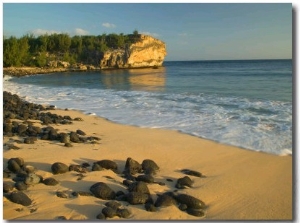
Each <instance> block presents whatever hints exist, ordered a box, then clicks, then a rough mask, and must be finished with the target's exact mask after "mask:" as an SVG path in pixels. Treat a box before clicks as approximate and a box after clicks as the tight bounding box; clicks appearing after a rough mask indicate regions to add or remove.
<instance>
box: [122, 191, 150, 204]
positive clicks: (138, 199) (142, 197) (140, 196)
mask: <svg viewBox="0 0 300 223" xmlns="http://www.w3.org/2000/svg"><path fill="white" fill-rule="evenodd" d="M149 197H150V196H149V195H148V194H144V193H140V192H130V193H128V194H127V202H128V203H129V204H133V205H136V204H145V203H146V202H147V201H148V200H149Z"/></svg>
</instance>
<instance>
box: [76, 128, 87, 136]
mask: <svg viewBox="0 0 300 223" xmlns="http://www.w3.org/2000/svg"><path fill="white" fill-rule="evenodd" d="M76 133H77V134H78V135H81V136H85V135H86V134H85V132H84V131H82V130H80V129H78V130H77V131H76Z"/></svg>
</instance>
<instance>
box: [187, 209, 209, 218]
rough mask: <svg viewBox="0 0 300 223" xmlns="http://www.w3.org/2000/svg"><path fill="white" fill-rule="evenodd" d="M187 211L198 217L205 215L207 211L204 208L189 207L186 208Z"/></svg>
mask: <svg viewBox="0 0 300 223" xmlns="http://www.w3.org/2000/svg"><path fill="white" fill-rule="evenodd" d="M186 213H188V214H189V215H193V216H196V217H204V216H205V212H204V211H203V210H202V209H193V208H188V209H186Z"/></svg>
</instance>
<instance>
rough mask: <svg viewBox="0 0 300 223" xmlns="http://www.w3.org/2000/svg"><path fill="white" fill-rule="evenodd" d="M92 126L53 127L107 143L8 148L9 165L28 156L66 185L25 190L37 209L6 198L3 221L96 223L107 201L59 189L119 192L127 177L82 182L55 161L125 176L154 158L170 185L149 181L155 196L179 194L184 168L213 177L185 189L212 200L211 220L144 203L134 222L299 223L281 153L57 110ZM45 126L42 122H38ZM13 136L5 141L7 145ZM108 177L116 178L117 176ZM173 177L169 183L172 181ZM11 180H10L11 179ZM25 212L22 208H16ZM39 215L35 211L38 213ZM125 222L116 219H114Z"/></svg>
mask: <svg viewBox="0 0 300 223" xmlns="http://www.w3.org/2000/svg"><path fill="white" fill-rule="evenodd" d="M51 112H53V113H58V114H61V115H69V116H71V117H72V118H75V117H81V118H82V119H83V120H84V121H82V122H81V121H76V122H75V121H74V122H73V124H71V125H52V126H54V128H56V129H58V130H59V132H70V131H76V130H77V129H81V130H83V131H84V132H86V133H87V135H88V136H98V137H100V138H101V140H100V141H99V144H83V143H73V147H70V148H67V147H64V146H63V144H62V143H60V142H56V141H46V140H38V141H37V142H35V144H16V145H17V146H19V147H20V148H21V149H20V150H5V149H4V150H3V158H4V159H3V168H4V169H5V168H6V167H7V160H8V159H10V158H13V157H22V158H23V159H24V160H25V162H26V163H27V164H30V165H33V166H34V167H36V168H37V169H38V170H37V172H36V173H37V174H39V175H41V176H43V177H44V178H45V177H52V176H53V177H54V178H55V179H57V180H58V181H59V182H60V184H59V185H56V186H46V185H44V184H42V183H40V184H37V185H34V186H31V187H29V189H28V190H27V191H26V192H25V193H26V194H27V195H28V196H29V197H30V198H31V199H32V200H33V204H32V205H31V206H29V207H24V206H21V205H19V204H15V203H12V202H10V201H9V200H8V199H6V198H3V199H4V200H3V217H4V219H7V220H30V219H34V220H55V219H57V217H58V216H65V217H66V218H67V219H70V220H87V219H88V220H96V216H97V215H98V214H99V213H101V210H102V208H103V207H104V203H105V202H106V201H104V200H101V199H99V198H96V197H91V196H90V197H87V196H80V197H72V196H70V197H69V198H59V197H57V196H56V195H55V193H56V191H68V193H69V194H70V193H71V192H72V191H78V190H81V191H89V188H90V186H91V185H92V184H94V183H96V182H100V181H101V182H105V183H107V184H108V185H109V186H110V187H111V188H112V189H113V190H114V191H119V190H122V191H124V192H125V191H126V188H125V186H124V185H122V184H121V182H122V181H123V178H121V177H120V175H117V174H115V173H114V172H112V171H111V170H104V171H92V172H88V173H86V174H84V175H85V177H84V178H83V179H82V180H77V178H78V176H77V174H78V173H77V172H73V171H72V172H68V173H65V174H60V175H53V174H52V173H51V165H52V164H53V163H54V162H63V163H65V164H67V165H70V164H82V163H83V162H88V163H90V164H92V163H93V162H95V161H99V160H102V159H110V160H113V161H115V162H116V163H117V164H118V167H119V170H120V171H122V170H123V169H124V166H125V161H126V159H127V158H128V157H131V158H133V159H135V160H137V161H138V162H140V163H141V162H142V161H143V160H144V159H152V160H154V161H155V162H156V163H157V164H158V165H159V167H160V171H159V172H158V174H157V175H156V180H157V181H161V182H165V183H166V185H165V186H161V185H158V184H149V186H148V187H149V189H150V191H151V194H152V195H153V198H156V194H159V193H163V192H166V191H173V190H174V189H176V188H175V187H174V185H175V183H176V180H177V179H178V178H179V177H183V176H184V174H183V173H182V172H180V170H181V169H186V168H187V169H191V170H196V171H199V172H201V173H202V174H204V175H205V176H206V178H198V177H193V176H190V178H191V179H192V180H193V181H194V184H193V187H192V188H187V189H181V190H180V192H181V193H186V194H189V195H192V196H195V197H197V198H199V199H201V200H202V201H204V202H205V203H206V204H207V205H208V208H207V209H206V216H205V217H204V218H199V217H195V216H192V215H189V214H187V213H186V212H182V211H180V210H179V209H178V208H177V207H175V206H170V207H164V208H159V209H158V211H157V212H147V211H146V210H145V208H144V205H129V206H127V205H128V203H126V202H122V204H123V205H124V206H125V207H126V208H128V209H129V210H130V211H131V213H132V215H131V217H130V218H129V220H156V219H159V220H171V219H172V220H184V219H190V220H199V219H202V220H220V219H221V220H270V219H277V220H279V219H280V220H281V219H285V220H291V219H292V212H293V204H292V200H293V199H292V197H293V194H292V157H291V156H276V155H271V154H265V153H261V152H254V151H248V150H244V149H240V148H236V147H232V146H227V145H223V144H219V143H216V142H213V141H209V140H205V139H200V138H197V137H193V136H190V135H186V134H182V133H179V132H176V131H171V130H161V129H146V128H139V127H134V126H125V125H120V124H116V123H112V122H110V121H107V120H105V119H102V118H99V117H95V116H87V115H84V114H82V113H80V112H78V111H64V110H55V111H51ZM35 122H36V124H35V125H39V121H35ZM9 139H10V138H8V137H4V139H3V143H6V142H7V141H8V140H9ZM105 176H110V177H112V178H113V179H109V178H107V177H105ZM167 178H168V179H173V182H169V181H167V180H166V179H167ZM4 180H5V181H7V180H8V179H4ZM16 210H18V211H16ZM31 212H32V213H31ZM116 219H119V218H118V217H114V218H113V220H116Z"/></svg>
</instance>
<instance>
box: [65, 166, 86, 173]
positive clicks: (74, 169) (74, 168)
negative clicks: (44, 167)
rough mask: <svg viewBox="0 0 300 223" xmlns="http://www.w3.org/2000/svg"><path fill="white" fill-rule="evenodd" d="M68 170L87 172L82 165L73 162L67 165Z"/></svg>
mask: <svg viewBox="0 0 300 223" xmlns="http://www.w3.org/2000/svg"><path fill="white" fill-rule="evenodd" d="M69 171H75V172H78V173H86V172H88V170H87V169H86V168H84V167H82V166H81V165H74V164H71V165H70V166H69Z"/></svg>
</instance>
